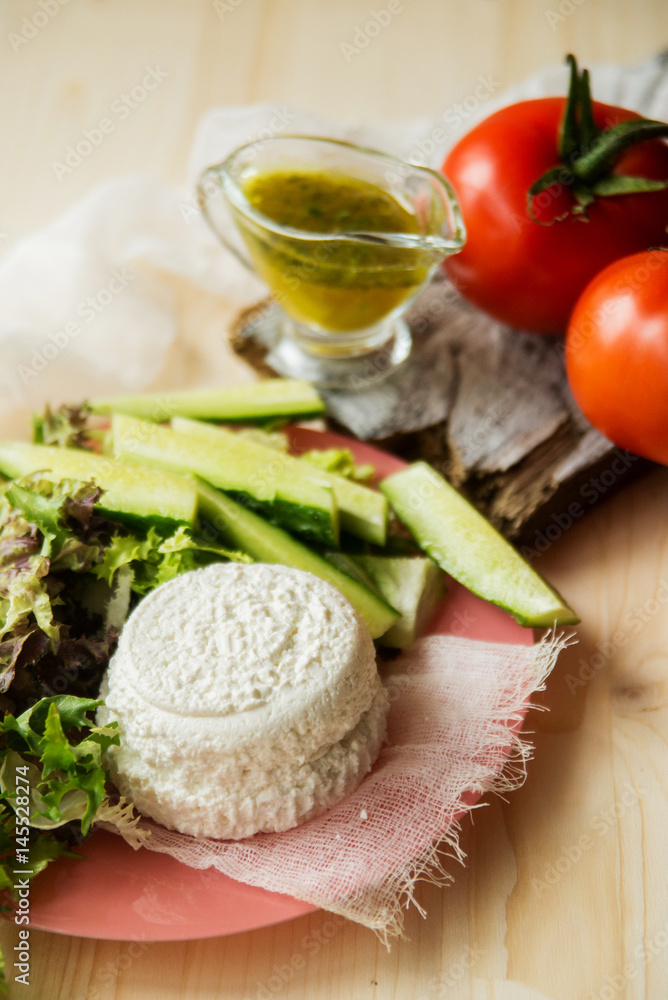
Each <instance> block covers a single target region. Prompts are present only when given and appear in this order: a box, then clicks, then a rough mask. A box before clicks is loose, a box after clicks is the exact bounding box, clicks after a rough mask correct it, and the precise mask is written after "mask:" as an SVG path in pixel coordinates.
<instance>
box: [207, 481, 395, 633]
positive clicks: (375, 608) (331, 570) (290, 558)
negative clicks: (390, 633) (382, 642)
mask: <svg viewBox="0 0 668 1000" xmlns="http://www.w3.org/2000/svg"><path fill="white" fill-rule="evenodd" d="M195 480H196V482H197V485H198V493H199V512H200V517H201V518H202V522H203V523H202V527H203V528H204V529H205V531H210V530H212V529H213V531H214V533H217V534H222V535H223V536H224V537H225V538H226V539H227V540H228V541H229V542H231V543H232V544H234V546H235V547H236V548H239V549H241V550H242V551H244V552H247V553H248V555H250V556H252V557H253V558H254V559H255V560H256V561H257V562H268V563H278V564H280V565H283V566H291V567H293V568H294V569H301V570H304V571H305V572H307V573H313V575H314V576H318V577H320V578H321V579H322V580H325V581H326V582H327V583H331V584H332V586H334V587H336V589H337V590H339V591H340V592H341V593H342V594H343V595H344V597H346V598H347V599H348V600H349V601H350V603H351V604H352V605H353V607H354V608H355V610H356V611H357V613H358V614H359V615H360V617H361V618H362V619H363V620H364V623H365V625H366V627H367V628H368V629H369V632H370V634H371V638H372V639H378V638H380V636H382V635H383V634H384V633H385V632H387V630H388V629H389V628H391V627H392V625H394V623H395V622H396V621H398V619H399V614H398V612H397V611H395V610H394V608H391V607H390V606H389V604H387V603H386V602H385V601H383V600H382V599H381V598H380V597H378V596H377V595H376V594H374V593H373V592H372V591H370V590H369V589H368V588H367V587H365V586H363V585H362V584H360V583H358V581H356V580H353V579H352V578H351V577H349V576H347V574H345V573H343V572H341V571H340V570H338V569H337V568H336V567H334V566H333V565H331V564H330V563H328V562H327V561H326V560H325V559H323V558H322V557H321V556H319V555H316V553H314V552H311V551H310V549H307V548H306V546H304V545H302V544H301V542H298V541H297V540H296V539H295V538H292V536H291V535H288V533H287V532H285V531H283V530H282V529H281V528H278V527H276V526H275V525H273V524H268V523H267V522H266V521H264V520H263V519H262V518H261V517H260V516H259V515H258V514H255V513H254V512H253V511H251V510H247V509H245V508H244V507H242V506H240V505H239V504H237V503H235V502H234V500H231V499H230V497H229V496H227V495H226V494H224V493H221V492H219V491H218V490H216V489H214V488H213V486H211V484H210V483H207V482H205V481H204V480H202V479H200V478H199V477H195Z"/></svg>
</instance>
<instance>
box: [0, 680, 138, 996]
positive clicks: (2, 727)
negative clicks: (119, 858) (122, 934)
mask: <svg viewBox="0 0 668 1000" xmlns="http://www.w3.org/2000/svg"><path fill="white" fill-rule="evenodd" d="M101 704H102V702H101V701H98V700H95V699H90V698H76V697H73V696H71V695H56V696H55V697H52V698H42V699H40V700H39V701H38V702H36V703H35V704H34V705H33V706H32V707H31V708H28V709H27V710H26V711H25V712H23V713H22V714H21V715H19V716H18V718H17V717H15V716H14V715H12V714H11V713H9V712H7V713H6V714H5V717H4V719H3V720H2V722H0V890H2V891H4V892H5V893H7V894H8V896H9V897H10V898H11V899H12V900H13V902H14V904H15V906H2V907H0V909H1V910H2V911H4V912H12V911H14V912H15V921H16V922H17V923H26V922H27V916H28V908H27V905H26V903H25V893H24V892H23V891H22V890H24V889H25V887H26V885H29V884H30V882H31V881H32V879H34V878H35V877H36V876H37V875H39V874H40V873H41V872H43V871H44V869H45V868H46V866H47V865H48V864H49V863H50V862H51V861H54V860H55V859H56V858H59V857H70V858H80V857H81V855H80V854H77V853H76V852H75V851H73V850H72V848H73V847H77V846H79V845H80V844H81V843H82V842H83V840H84V839H85V837H86V835H87V834H88V833H89V831H90V828H91V825H92V823H93V821H94V820H95V819H99V818H100V817H103V818H104V819H106V820H108V821H113V822H114V824H115V825H116V826H117V827H118V828H119V829H120V830H121V831H123V833H124V836H126V839H129V840H131V841H132V840H133V839H138V837H139V835H138V833H137V832H136V826H137V823H138V821H139V816H138V815H136V814H135V813H134V810H133V808H132V806H131V805H130V804H129V803H127V802H125V801H124V800H122V799H121V800H120V801H114V800H112V799H110V798H109V797H108V795H107V791H106V780H107V773H106V770H105V768H104V766H103V764H102V755H103V754H104V753H105V752H106V750H108V749H109V747H110V746H112V745H118V742H119V737H118V725H117V723H115V722H111V723H109V724H108V725H105V726H95V725H94V723H93V721H92V719H91V718H90V717H89V716H91V715H92V714H94V712H95V710H96V708H97V707H98V705H101ZM133 832H134V838H133ZM3 966H4V960H3V959H2V956H1V955H0V995H3V996H6V995H7V984H6V981H5V978H4V975H3V973H2V968H3Z"/></svg>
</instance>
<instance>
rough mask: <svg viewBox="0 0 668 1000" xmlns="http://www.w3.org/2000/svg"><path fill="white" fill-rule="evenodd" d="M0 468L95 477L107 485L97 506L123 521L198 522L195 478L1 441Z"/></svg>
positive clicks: (56, 478)
mask: <svg viewBox="0 0 668 1000" xmlns="http://www.w3.org/2000/svg"><path fill="white" fill-rule="evenodd" d="M0 471H2V472H3V473H4V474H5V475H6V476H10V477H11V478H13V479H17V478H19V477H21V476H27V475H30V474H31V473H34V472H39V473H41V474H42V475H43V476H44V478H45V479H50V480H53V481H54V482H58V481H59V480H61V479H79V480H82V481H84V482H90V481H91V480H92V481H93V482H94V483H95V484H96V485H97V486H99V487H100V489H102V490H104V492H103V494H102V497H101V498H100V501H99V503H98V504H97V505H96V507H97V510H99V511H100V512H101V513H104V514H108V515H109V516H110V517H113V518H115V519H118V520H125V521H131V522H132V521H143V522H150V523H152V524H156V525H157V524H163V523H165V524H170V523H174V522H176V523H179V524H193V522H194V520H195V515H196V510H197V489H196V488H195V486H194V484H193V483H192V481H191V480H189V479H186V478H184V477H183V476H175V475H172V474H170V473H169V472H160V471H158V470H157V469H145V468H140V467H138V466H136V465H131V464H128V463H126V462H122V461H118V460H117V459H113V458H107V457H106V456H105V455H96V454H93V453H92V452H89V451H82V450H79V449H76V448H55V447H51V446H49V445H38V444H25V443H23V442H21V441H0Z"/></svg>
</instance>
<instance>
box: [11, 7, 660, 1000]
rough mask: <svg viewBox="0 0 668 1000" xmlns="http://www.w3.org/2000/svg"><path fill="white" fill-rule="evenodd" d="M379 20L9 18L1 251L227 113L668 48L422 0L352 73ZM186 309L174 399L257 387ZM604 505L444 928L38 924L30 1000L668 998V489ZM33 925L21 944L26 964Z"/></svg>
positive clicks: (440, 909)
mask: <svg viewBox="0 0 668 1000" xmlns="http://www.w3.org/2000/svg"><path fill="white" fill-rule="evenodd" d="M45 3H46V0H45ZM60 3H61V5H62V0H60ZM54 4H56V5H57V4H58V0H51V2H50V7H49V9H53V7H54ZM46 5H47V6H49V4H48V3H47V4H46ZM381 6H382V7H385V6H386V3H385V0H379V2H378V3H377V4H371V3H370V2H367V0H342V2H337V3H333V2H329V0H281V2H280V3H279V2H278V0H273V2H271V0H227V2H226V0H220V2H218V3H211V2H208V0H160V2H158V0H134V2H133V0H70V2H69V3H67V4H66V5H62V9H61V8H60V7H59V8H58V10H57V11H56V13H55V14H53V16H49V18H48V21H47V22H46V23H45V24H44V25H43V27H40V28H39V29H38V30H37V31H36V32H35V34H34V37H31V38H29V39H27V40H26V42H25V44H22V43H19V44H18V45H17V43H16V41H15V40H14V41H13V42H12V36H13V35H17V34H19V33H20V32H21V31H22V26H23V25H24V21H23V19H24V18H28V19H30V18H32V17H33V16H34V14H35V12H36V11H38V10H40V9H42V8H40V5H39V0H25V2H24V0H5V2H4V3H3V4H2V7H1V8H0V24H1V29H0V34H1V35H2V44H3V46H4V52H3V59H2V63H1V64H0V80H1V81H2V88H3V89H2V95H3V100H2V108H3V114H2V116H1V120H0V130H1V136H2V148H3V150H4V156H3V157H2V159H1V160H0V180H1V183H2V189H3V191H4V197H3V199H2V209H1V215H0V231H1V232H2V241H3V246H2V247H1V248H0V250H3V249H5V248H6V247H9V246H11V245H12V243H13V242H14V241H15V240H16V239H18V238H19V237H20V236H21V235H23V234H25V233H28V232H30V231H31V230H33V229H34V228H36V227H38V226H42V225H44V224H45V223H46V222H48V221H49V220H50V219H52V218H54V217H55V216H56V215H57V214H58V213H59V212H61V211H62V210H63V209H64V208H66V207H67V206H69V205H71V204H72V203H73V202H74V201H75V200H76V199H78V198H79V197H80V196H82V195H83V194H84V193H86V192H87V191H88V190H89V189H90V188H91V186H92V185H93V184H95V183H97V182H98V181H100V180H103V179H105V178H108V177H112V176H114V175H116V174H118V173H121V172H126V173H127V172H137V171H139V172H142V173H149V174H153V175H155V176H158V177H161V178H163V179H166V180H171V181H180V180H182V179H183V176H184V171H185V164H186V158H187V152H188V149H189V146H190V143H191V140H192V136H193V131H194V127H195V124H196V121H197V119H198V117H199V116H200V115H201V114H202V113H203V112H204V111H205V110H206V109H207V108H209V107H211V106H214V105H216V104H221V103H241V102H252V101H257V100H262V99H270V100H272V101H285V102H292V103H294V104H296V105H300V106H302V107H304V108H306V109H307V110H311V111H314V112H317V113H321V114H325V115H331V116H333V117H335V118H338V119H344V118H350V117H352V118H357V119H358V120H375V119H392V118H400V117H409V116H414V115H415V116H417V115H420V114H423V113H435V112H442V111H444V110H446V109H448V108H450V107H453V106H454V105H455V104H456V103H457V102H461V101H463V100H464V99H465V98H466V96H467V95H469V94H470V93H471V92H472V89H473V88H474V87H475V85H476V81H477V80H478V77H479V76H480V75H488V74H492V75H493V77H494V79H497V80H498V81H499V83H500V85H503V86H505V85H506V84H510V83H511V82H513V81H515V80H518V79H520V78H521V77H522V76H524V75H525V74H527V73H529V72H531V71H532V70H534V69H537V68H538V67H539V66H541V65H543V64H545V63H548V62H555V61H558V60H560V59H561V58H562V57H563V55H564V53H565V52H566V51H571V50H572V51H574V52H576V53H577V54H578V56H579V57H580V59H581V61H582V62H583V63H585V64H586V63H591V62H594V61H607V62H612V61H618V62H631V61H634V60H638V59H641V58H644V57H646V56H649V55H650V54H652V53H653V52H654V51H656V50H657V49H658V48H661V47H662V46H664V45H665V43H666V40H667V39H668V7H667V6H666V4H665V3H664V2H663V0H637V2H636V3H634V4H633V5H630V4H628V3H625V2H624V0H503V2H501V0H466V2H462V0H412V2H410V0H402V3H401V4H400V7H401V10H400V12H398V13H397V14H396V15H395V16H394V18H393V20H392V21H391V22H390V23H389V24H388V26H387V27H386V28H385V29H384V30H383V31H382V33H381V34H380V35H379V36H378V37H376V38H374V39H373V40H372V41H371V42H370V44H369V45H368V47H366V48H365V49H364V51H361V52H359V53H358V54H357V55H356V56H355V57H354V58H353V59H351V61H350V62H346V60H345V58H344V55H343V53H342V50H341V43H342V42H350V41H351V40H352V39H353V36H354V33H355V29H356V27H357V26H358V25H363V24H364V23H365V22H366V21H367V20H368V19H369V16H370V12H371V11H372V10H374V9H379V8H380V7H381ZM38 20H39V21H40V22H41V21H43V18H38ZM22 37H23V36H22ZM147 66H152V67H155V66H160V67H161V68H162V69H163V70H164V71H165V72H166V73H167V74H168V76H167V77H166V79H165V81H164V82H163V84H162V85H161V86H160V87H159V88H157V89H156V90H155V92H153V93H152V94H151V95H150V97H149V98H148V99H147V100H146V101H145V102H144V103H143V104H142V105H140V106H139V107H137V108H136V110H135V111H134V112H133V114H132V115H131V116H129V117H128V118H127V120H126V121H124V122H123V123H122V124H119V126H118V128H117V129H116V130H115V132H114V133H113V134H111V135H109V136H108V137H107V139H106V140H105V142H104V143H103V144H102V145H101V146H100V147H99V148H97V149H96V150H95V151H94V153H93V154H92V155H91V156H90V157H88V159H86V160H85V161H84V162H83V163H82V164H81V166H80V167H78V168H77V169H76V170H74V171H73V172H72V173H71V174H70V175H68V176H66V177H63V178H61V180H58V179H57V178H56V176H55V174H54V171H53V168H52V163H53V161H54V160H57V159H61V158H62V155H63V152H64V150H65V148H66V147H67V145H68V144H69V143H71V142H73V141H76V139H77V138H78V137H79V135H80V133H81V130H82V129H83V128H87V127H92V126H93V125H94V124H95V123H96V122H97V121H98V120H99V118H100V117H102V116H104V114H105V112H106V110H107V109H108V108H109V106H110V104H111V102H112V101H114V100H115V99H116V98H117V97H118V96H119V95H120V94H121V93H122V92H123V91H125V90H127V89H128V87H132V86H133V85H134V84H135V83H136V82H137V81H138V80H140V79H141V77H142V75H143V74H144V73H145V72H146V67H147ZM175 294H176V295H177V301H178V304H179V315H180V321H181V322H180V325H181V331H182V333H181V337H180V340H179V344H178V345H177V347H176V348H175V350H174V351H173V354H172V357H171V359H170V363H169V365H168V367H167V369H166V370H165V372H163V375H162V377H161V380H160V382H161V384H162V385H169V384H171V385H175V384H186V383H193V384H195V383H197V382H198V381H199V380H203V379H206V380H207V381H211V380H212V379H213V378H218V380H219V381H227V382H233V381H240V380H244V379H245V380H247V379H249V378H251V373H250V372H249V371H248V369H247V368H246V367H245V366H244V365H243V364H242V363H241V362H240V361H238V360H237V359H234V358H233V357H232V356H231V355H230V353H229V352H227V351H226V350H225V347H224V346H223V337H222V334H223V330H224V327H225V324H226V323H227V322H228V319H229V317H230V315H231V311H230V308H229V307H228V306H227V305H226V304H225V303H221V302H220V300H218V299H215V298H214V297H212V296H207V295H204V294H202V293H196V294H195V293H194V292H193V291H192V290H191V289H188V288H186V287H185V286H182V285H177V286H175ZM20 420H21V415H18V416H17V418H16V420H15V421H14V422H13V423H12V424H11V426H10V425H9V424H8V425H7V426H6V427H5V428H2V431H3V433H6V432H8V431H9V430H12V431H16V430H17V429H18V428H19V426H20ZM607 492H608V487H607V486H606V485H605V482H604V481H603V480H602V479H599V480H597V481H596V482H595V483H592V484H591V494H592V495H593V496H594V497H595V499H596V502H595V503H592V504H591V507H592V509H591V510H588V512H587V515H586V516H583V517H582V518H579V519H577V520H576V521H575V523H573V524H572V525H568V523H567V518H563V519H562V524H561V525H560V526H558V530H557V529H555V530H554V531H553V532H552V533H551V534H552V535H553V536H554V537H553V539H552V540H547V544H546V545H544V546H543V547H544V548H545V552H544V553H543V554H541V555H540V556H539V557H538V558H537V560H536V565H537V566H538V568H539V569H540V570H541V571H542V572H544V573H545V574H546V575H548V576H549V577H550V579H551V580H552V581H553V582H554V583H555V584H556V585H557V586H558V587H559V588H560V589H561V590H562V591H563V592H564V593H565V594H566V596H567V597H568V599H569V600H570V601H571V602H572V604H573V605H574V606H575V607H576V608H577V609H578V611H579V613H580V614H581V616H582V619H583V624H582V626H581V627H580V628H579V629H578V630H577V632H578V638H579V643H578V645H577V646H574V647H572V648H571V649H570V650H568V651H567V653H566V654H565V655H564V656H563V657H562V660H561V662H560V663H559V665H558V667H557V670H556V672H555V674H554V675H553V676H552V677H551V678H550V681H549V684H548V688H547V691H546V692H545V694H544V695H543V696H542V697H543V700H544V704H545V705H546V706H547V707H549V709H550V711H549V712H542V713H539V712H534V713H532V714H531V715H530V716H529V722H528V725H529V727H530V728H532V729H533V730H534V731H535V755H534V760H533V761H532V762H531V763H530V765H529V771H528V778H527V781H526V784H525V785H524V787H523V788H522V789H521V790H520V791H518V792H515V793H513V794H512V795H511V796H510V797H509V799H508V801H507V802H501V801H498V800H496V801H490V802H489V803H488V804H487V806H486V808H481V809H478V810H477V811H476V812H475V815H474V822H473V824H469V823H467V824H466V826H465V829H464V831H463V846H464V847H465V849H466V851H467V854H468V860H467V863H466V866H465V867H463V868H462V867H459V866H458V865H456V864H455V863H454V862H453V863H452V866H451V870H452V872H453V874H454V875H455V882H454V884H453V885H452V886H451V887H449V888H447V889H439V888H436V887H433V886H423V887H422V889H421V891H420V893H419V899H420V902H421V904H422V905H423V906H424V908H425V909H426V911H427V917H426V919H424V920H423V919H422V918H421V917H420V916H419V914H418V913H417V912H412V913H411V914H410V915H409V917H408V920H407V931H408V935H409V937H410V941H402V942H399V943H398V944H396V945H395V946H394V948H393V949H392V952H391V953H390V954H389V955H388V954H387V953H386V952H385V951H384V950H383V948H382V947H381V946H380V945H379V944H378V942H377V941H376V939H375V937H374V936H373V935H372V934H371V933H370V932H369V931H367V930H364V929H362V928H359V927H356V926H353V925H350V924H345V923H343V922H340V921H338V920H337V919H336V918H333V917H332V916H330V915H327V914H322V913H317V914H314V915H312V916H309V917H305V918H301V919H299V920H296V921H293V922H291V923H288V924H284V925H282V926H278V927H274V928H269V929H266V930H260V931H255V932H252V933H247V934H240V935H235V936H233V937H228V938H217V939H213V940H207V941H201V942H197V941H193V942H184V943H170V944H146V943H143V942H139V943H136V942H135V943H134V944H133V943H130V942H120V943H113V942H98V941H94V940H86V939H78V938H67V937H59V936H56V935H52V934H47V933H42V932H39V931H32V932H31V938H30V941H31V951H32V962H31V985H30V986H29V987H24V986H22V985H21V984H12V986H11V997H12V998H21V997H31V998H32V997H34V998H38V1000H158V998H160V1000H181V998H184V1000H214V998H216V1000H218V998H224V1000H246V998H248V1000H250V998H266V997H272V998H274V997H278V998H281V1000H305V998H308V1000H313V998H315V1000H338V998H353V1000H440V998H443V997H447V998H448V1000H450V998H455V1000H458V998H460V997H461V998H469V1000H592V998H594V1000H626V998H628V1000H639V998H644V1000H662V998H664V997H665V996H666V995H667V994H668V891H667V886H666V876H667V872H668V866H667V861H668V854H667V849H666V829H668V748H667V745H666V741H667V734H668V720H667V711H666V683H667V679H668V610H667V609H668V473H667V472H666V471H665V470H656V471H655V472H653V473H652V474H651V475H650V476H648V477H647V478H645V479H643V480H642V481H641V482H638V483H635V484H634V485H632V486H630V487H629V488H627V489H626V490H625V491H623V492H622V493H621V494H619V495H617V496H615V497H614V498H612V499H608V498H607V497H606V493H607ZM91 891H93V892H94V891H95V889H94V887H93V888H92V889H91ZM99 905H100V906H101V907H102V906H104V899H100V900H99ZM16 930H17V929H16V928H15V927H14V926H13V925H6V926H4V927H3V928H2V930H1V931H0V939H1V941H2V945H3V947H4V948H5V949H6V951H7V954H8V955H11V954H12V947H13V946H14V944H15V943H16V940H17V935H16ZM295 958H297V960H296V961H293V960H294V959H295ZM302 960H303V961H302ZM11 961H12V959H11V958H10V959H9V962H10V963H11ZM10 978H11V975H10Z"/></svg>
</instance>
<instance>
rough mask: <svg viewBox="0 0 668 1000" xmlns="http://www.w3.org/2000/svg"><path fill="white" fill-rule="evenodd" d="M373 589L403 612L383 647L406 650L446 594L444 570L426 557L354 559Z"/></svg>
mask: <svg viewBox="0 0 668 1000" xmlns="http://www.w3.org/2000/svg"><path fill="white" fill-rule="evenodd" d="M351 558H352V560H353V561H354V562H355V563H356V564H357V565H358V566H359V567H360V568H361V569H362V571H363V572H364V573H365V575H366V578H367V579H368V580H369V581H370V584H371V586H372V588H373V589H374V590H376V591H378V593H379V594H380V595H381V597H383V598H385V600H386V601H387V602H388V604H391V605H392V607H393V608H396V610H397V611H399V612H400V614H401V618H400V619H399V621H398V622H396V623H395V624H394V625H393V626H392V628H391V629H389V630H388V631H387V632H386V634H385V635H384V636H383V645H384V646H395V647H396V648H397V649H407V648H408V647H409V646H412V645H413V643H414V642H415V640H416V639H419V638H420V636H421V635H422V633H423V632H424V630H425V628H426V627H427V625H428V624H429V620H430V618H431V617H432V616H433V614H434V612H435V611H436V608H437V607H438V604H439V603H440V601H441V600H442V598H443V596H444V594H445V577H444V575H443V570H442V569H441V568H440V567H439V566H437V565H436V563H435V562H433V561H432V560H431V559H427V558H426V557H425V556H352V557H351Z"/></svg>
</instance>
